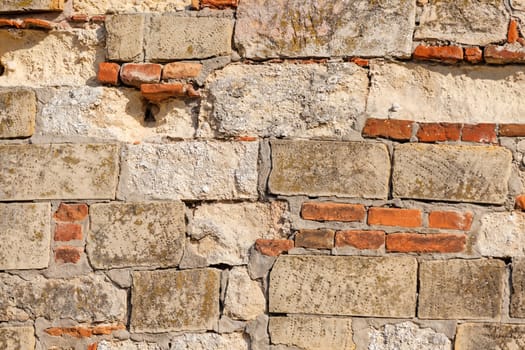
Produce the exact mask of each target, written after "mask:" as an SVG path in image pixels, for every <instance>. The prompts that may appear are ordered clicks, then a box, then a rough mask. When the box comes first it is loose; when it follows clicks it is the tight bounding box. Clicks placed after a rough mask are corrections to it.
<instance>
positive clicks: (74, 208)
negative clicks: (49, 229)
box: [53, 203, 88, 222]
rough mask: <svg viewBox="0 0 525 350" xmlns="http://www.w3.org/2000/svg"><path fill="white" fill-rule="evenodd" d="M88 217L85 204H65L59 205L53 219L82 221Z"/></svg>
mask: <svg viewBox="0 0 525 350" xmlns="http://www.w3.org/2000/svg"><path fill="white" fill-rule="evenodd" d="M87 215H88V206H87V205H86V204H66V203H60V206H59V207H58V210H57V211H56V213H55V215H53V218H54V219H55V220H58V221H69V222H73V221H82V220H84V219H85V218H86V217H87Z"/></svg>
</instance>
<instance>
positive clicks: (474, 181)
mask: <svg viewBox="0 0 525 350" xmlns="http://www.w3.org/2000/svg"><path fill="white" fill-rule="evenodd" d="M511 163H512V154H511V152H510V151H509V150H507V149H506V148H503V147H491V146H452V145H428V144H404V145H397V146H396V147H395V148H394V170H393V175H392V183H393V195H394V197H399V198H416V199H434V200H445V201H457V202H474V203H495V204H501V203H503V202H504V201H505V199H506V197H507V191H508V185H507V183H508V180H509V177H510V171H511Z"/></svg>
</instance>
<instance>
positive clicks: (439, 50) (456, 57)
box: [413, 45, 463, 63]
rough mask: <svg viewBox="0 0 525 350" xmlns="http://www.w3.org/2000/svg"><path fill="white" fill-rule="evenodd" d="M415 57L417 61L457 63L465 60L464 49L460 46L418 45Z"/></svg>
mask: <svg viewBox="0 0 525 350" xmlns="http://www.w3.org/2000/svg"><path fill="white" fill-rule="evenodd" d="M413 56H414V59H416V60H424V61H427V60H430V61H440V62H444V63H456V62H458V61H462V60H463V49H462V48H461V47H459V46H426V45H418V46H417V47H416V49H415V50H414V54H413Z"/></svg>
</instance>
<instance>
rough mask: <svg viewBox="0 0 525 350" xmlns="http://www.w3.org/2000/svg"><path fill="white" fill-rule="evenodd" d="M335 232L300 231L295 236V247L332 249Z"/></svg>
mask: <svg viewBox="0 0 525 350" xmlns="http://www.w3.org/2000/svg"><path fill="white" fill-rule="evenodd" d="M334 236H335V232H334V231H333V230H324V229H323V230H300V231H299V232H297V234H296V235H295V246H296V247H302V248H314V249H330V248H332V247H333V246H334Z"/></svg>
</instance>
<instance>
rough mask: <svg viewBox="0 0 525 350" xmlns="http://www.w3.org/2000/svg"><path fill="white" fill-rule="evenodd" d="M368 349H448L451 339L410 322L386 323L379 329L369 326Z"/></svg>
mask: <svg viewBox="0 0 525 350" xmlns="http://www.w3.org/2000/svg"><path fill="white" fill-rule="evenodd" d="M369 338H370V343H369V345H368V349H370V350H397V349H403V350H405V349H406V350H410V349H417V350H450V349H451V341H450V339H448V338H447V336H446V335H445V334H443V333H439V332H436V331H434V330H433V329H431V328H422V327H419V326H418V325H416V324H414V323H412V322H408V321H407V322H403V323H397V324H386V325H384V326H383V327H381V328H380V329H375V328H373V327H371V329H370V332H369Z"/></svg>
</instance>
